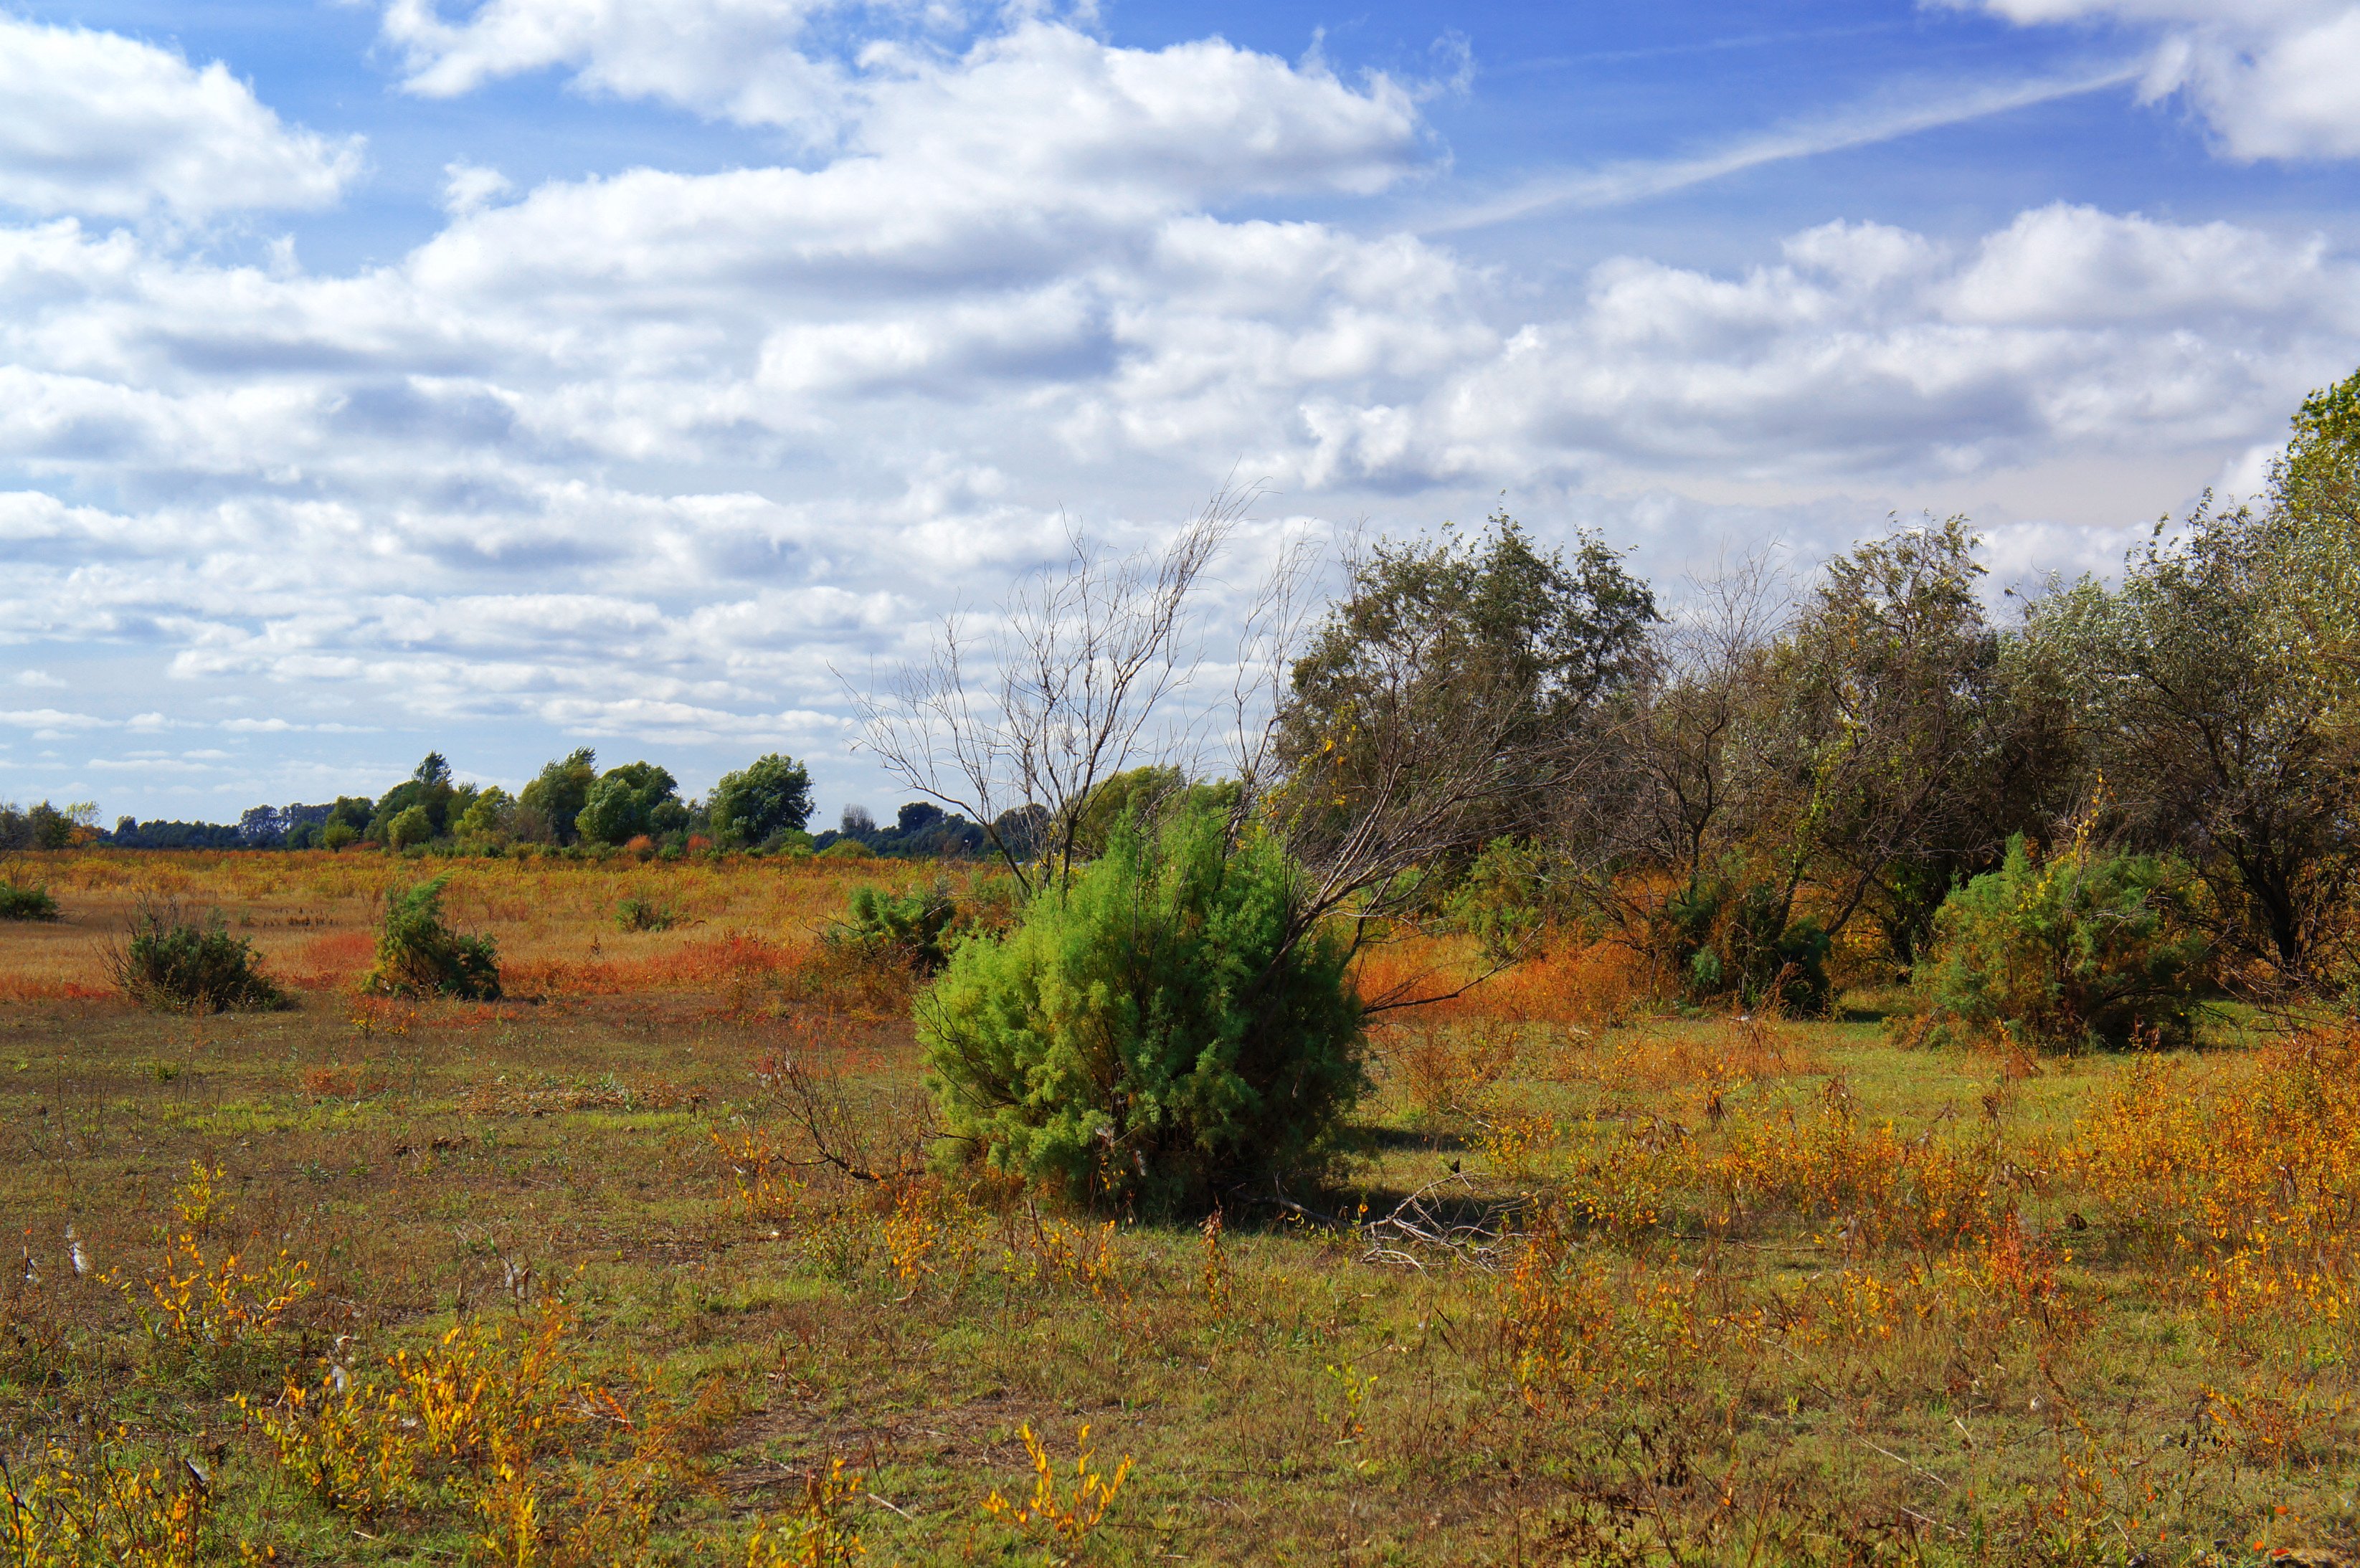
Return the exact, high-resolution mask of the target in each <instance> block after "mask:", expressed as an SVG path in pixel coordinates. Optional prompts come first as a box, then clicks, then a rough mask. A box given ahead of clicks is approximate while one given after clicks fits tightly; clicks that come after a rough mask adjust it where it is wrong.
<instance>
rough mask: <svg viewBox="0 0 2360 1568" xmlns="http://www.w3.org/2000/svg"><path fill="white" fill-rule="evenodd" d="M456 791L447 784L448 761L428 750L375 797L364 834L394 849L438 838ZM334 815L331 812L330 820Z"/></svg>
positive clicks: (444, 829)
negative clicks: (408, 771) (407, 772)
mask: <svg viewBox="0 0 2360 1568" xmlns="http://www.w3.org/2000/svg"><path fill="white" fill-rule="evenodd" d="M458 794H459V791H458V790H457V789H455V788H453V785H452V783H451V764H450V762H449V761H448V760H447V759H446V758H445V757H443V754H442V753H441V752H439V751H430V752H428V753H427V754H426V756H425V758H424V760H422V761H421V762H420V763H419V765H418V767H417V768H416V770H415V771H413V772H412V773H411V774H410V777H409V778H408V779H404V780H403V781H402V782H401V783H399V784H397V785H395V786H394V787H393V788H392V789H388V790H387V791H386V792H385V794H384V795H383V796H381V797H380V798H379V799H378V800H377V809H376V810H375V811H372V812H371V813H370V814H369V821H368V826H367V828H366V831H365V835H364V836H366V837H368V838H372V839H375V840H377V842H378V843H380V844H385V845H387V846H388V848H392V849H397V850H398V849H407V848H409V847H410V845H412V844H424V843H426V842H427V841H429V840H430V839H436V838H440V837H442V836H443V834H444V833H448V832H449V831H450V827H451V821H452V817H453V802H454V801H455V800H457V799H458ZM413 812H415V813H416V814H415V815H412V814H411V813H413ZM334 816H335V813H333V812H331V813H330V820H331V821H333V820H334Z"/></svg>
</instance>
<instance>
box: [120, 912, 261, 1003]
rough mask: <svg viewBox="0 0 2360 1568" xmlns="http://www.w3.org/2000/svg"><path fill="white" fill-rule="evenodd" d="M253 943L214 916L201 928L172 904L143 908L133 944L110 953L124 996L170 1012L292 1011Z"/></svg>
mask: <svg viewBox="0 0 2360 1568" xmlns="http://www.w3.org/2000/svg"><path fill="white" fill-rule="evenodd" d="M257 961H258V960H257V953H255V951H254V944H253V943H252V942H247V941H246V939H245V938H244V937H235V936H232V935H230V934H229V928H228V926H227V925H226V923H225V922H224V920H222V918H221V915H220V914H219V912H215V913H214V914H213V917H212V919H210V920H207V921H206V922H205V923H204V924H202V925H199V924H198V923H197V922H195V921H194V920H183V919H181V918H180V910H179V909H177V908H176V907H174V906H172V905H169V904H161V905H156V904H142V905H141V906H140V909H139V912H138V914H137V917H136V918H135V919H134V920H133V923H132V928H131V936H130V940H129V941H128V942H125V943H124V944H123V945H122V946H119V947H111V948H109V949H108V951H107V954H106V962H107V967H108V968H109V969H110V970H111V971H113V973H114V975H115V984H116V985H118V986H120V987H122V990H123V994H124V995H125V996H128V997H130V998H131V1000H133V1001H134V1002H137V1004H138V1005H139V1006H141V1007H152V1008H154V1009H155V1010H157V1011H158V1012H166V1013H228V1012H266V1011H269V1010H272V1009H275V1008H279V1007H290V1006H292V1005H293V1004H292V1003H290V1001H289V1000H288V997H287V994H286V993H285V992H283V991H281V990H280V989H279V987H278V986H277V985H273V984H272V983H271V982H270V981H269V980H268V978H267V977H265V976H264V975H263V974H262V973H261V971H260V970H259V969H257V967H256V964H257Z"/></svg>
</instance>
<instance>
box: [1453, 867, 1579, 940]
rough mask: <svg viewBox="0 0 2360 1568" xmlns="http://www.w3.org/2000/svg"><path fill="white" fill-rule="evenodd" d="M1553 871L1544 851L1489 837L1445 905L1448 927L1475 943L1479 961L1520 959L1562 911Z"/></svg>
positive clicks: (1561, 899) (1561, 902)
mask: <svg viewBox="0 0 2360 1568" xmlns="http://www.w3.org/2000/svg"><path fill="white" fill-rule="evenodd" d="M1555 870H1556V867H1555V866H1553V865H1552V864H1551V862H1550V860H1549V858H1548V855H1547V852H1546V851H1545V850H1543V849H1541V848H1540V847H1539V846H1537V845H1535V844H1528V843H1525V842H1524V841H1523V840H1520V839H1514V838H1505V837H1502V838H1495V839H1493V840H1492V841H1491V843H1490V844H1485V845H1484V846H1483V853H1482V854H1481V855H1478V856H1476V859H1475V864H1474V865H1472V866H1469V867H1468V868H1467V875H1466V877H1464V878H1463V879H1462V880H1461V881H1460V882H1459V886H1458V887H1456V888H1454V889H1452V891H1451V893H1450V895H1449V898H1448V900H1447V904H1448V910H1449V913H1450V916H1451V920H1452V921H1453V923H1455V924H1456V925H1457V926H1458V927H1459V930H1461V931H1465V932H1466V933H1467V934H1468V935H1470V936H1471V937H1473V938H1474V939H1475V941H1476V944H1477V945H1478V946H1479V947H1480V949H1481V950H1482V953H1483V957H1484V960H1485V962H1487V963H1491V964H1512V963H1513V962H1515V961H1516V960H1517V959H1519V958H1522V957H1524V955H1525V954H1526V953H1529V952H1531V951H1532V948H1533V945H1534V943H1535V942H1536V941H1537V940H1538V939H1539V938H1540V935H1541V933H1542V932H1543V931H1546V929H1547V928H1548V925H1549V922H1550V920H1553V919H1555V918H1557V916H1559V915H1561V914H1562V913H1564V909H1563V904H1564V900H1563V898H1561V897H1559V895H1558V893H1557V888H1556V887H1555V879H1554V876H1553V873H1554V872H1555Z"/></svg>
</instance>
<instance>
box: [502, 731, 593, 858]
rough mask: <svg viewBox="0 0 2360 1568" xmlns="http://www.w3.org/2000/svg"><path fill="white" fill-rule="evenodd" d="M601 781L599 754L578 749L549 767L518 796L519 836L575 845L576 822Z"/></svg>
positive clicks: (517, 820) (584, 748)
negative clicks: (598, 781)
mask: <svg viewBox="0 0 2360 1568" xmlns="http://www.w3.org/2000/svg"><path fill="white" fill-rule="evenodd" d="M597 779H598V754H597V753H596V752H595V751H593V750H591V749H590V748H589V747H588V746H576V747H574V749H573V750H572V751H570V752H568V753H566V754H565V755H564V756H563V757H559V758H557V759H556V760H555V761H553V762H552V763H550V764H548V765H547V766H546V767H544V768H541V772H540V773H539V774H538V775H536V776H535V777H534V779H533V780H532V782H531V783H530V784H527V785H526V786H525V787H524V790H523V792H522V793H521V794H519V795H518V796H517V819H516V826H517V836H518V837H519V838H525V839H530V840H533V841H535V842H537V843H543V844H572V843H573V842H574V818H575V817H577V816H579V815H580V814H581V811H582V804H583V802H584V801H585V800H588V799H589V798H590V786H591V785H592V784H594V783H595V782H597Z"/></svg>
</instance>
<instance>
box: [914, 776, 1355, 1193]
mask: <svg viewBox="0 0 2360 1568" xmlns="http://www.w3.org/2000/svg"><path fill="white" fill-rule="evenodd" d="M1227 818H1228V813H1227V812H1226V811H1222V810H1219V809H1218V807H1216V806H1214V805H1211V804H1208V803H1199V804H1196V805H1194V806H1191V807H1189V808H1188V809H1185V810H1182V811H1175V812H1174V813H1172V814H1171V815H1170V816H1169V817H1168V818H1167V819H1166V821H1165V822H1164V823H1163V825H1162V826H1161V827H1160V828H1159V829H1158V830H1157V831H1156V832H1155V833H1153V836H1152V837H1151V836H1150V835H1149V834H1148V833H1146V832H1144V831H1143V830H1142V828H1141V827H1140V826H1139V825H1138V822H1137V820H1136V818H1135V817H1134V816H1131V815H1129V814H1126V815H1125V817H1124V818H1123V819H1122V820H1121V821H1120V822H1118V823H1117V824H1116V826H1115V828H1114V830H1113V831H1112V832H1111V833H1109V836H1108V841H1107V845H1106V851H1105V853H1104V854H1103V855H1100V856H1099V858H1098V859H1097V860H1095V861H1093V862H1091V863H1089V864H1088V865H1087V866H1083V867H1081V868H1080V869H1079V870H1077V871H1076V873H1075V874H1074V876H1073V877H1072V879H1071V881H1070V882H1068V883H1065V884H1064V885H1058V884H1052V885H1050V886H1048V887H1043V889H1041V890H1040V891H1038V892H1036V893H1035V894H1034V895H1033V896H1032V898H1031V899H1030V901H1029V902H1027V903H1026V904H1025V905H1024V907H1023V908H1022V911H1021V914H1020V916H1019V918H1018V920H1017V921H1016V923H1015V925H1014V927H1013V929H1012V930H1011V931H1009V933H1008V934H1007V935H1006V936H1005V937H1004V938H1002V939H1000V940H999V941H990V940H978V939H969V940H967V941H965V942H960V943H959V944H958V946H957V948H956V951H955V952H954V953H952V955H951V958H950V963H949V965H948V967H947V968H945V970H944V972H943V974H942V975H941V976H940V977H939V978H938V979H937V980H936V981H935V982H934V985H933V986H932V987H931V988H930V989H929V990H928V991H927V992H926V993H925V994H924V995H923V996H922V997H921V998H920V1001H919V1005H918V1007H917V1010H916V1011H917V1019H918V1035H919V1040H920V1041H921V1043H922V1045H923V1048H924V1051H925V1055H926V1061H927V1064H928V1081H929V1083H930V1085H931V1086H932V1088H933V1090H934V1095H935V1098H936V1102H937V1104H938V1105H939V1106H940V1108H941V1112H942V1116H943V1119H944V1122H945V1129H946V1131H947V1132H948V1133H949V1134H950V1142H949V1145H948V1147H950V1148H952V1149H956V1150H957V1151H960V1152H962V1153H964V1154H965V1155H966V1156H967V1157H968V1158H971V1159H974V1160H980V1161H981V1162H982V1163H984V1164H985V1165H987V1166H988V1167H989V1168H990V1169H992V1170H994V1171H999V1172H1001V1173H1004V1174H1007V1175H1011V1176H1017V1177H1022V1178H1024V1179H1026V1180H1029V1181H1035V1182H1039V1183H1041V1184H1043V1185H1046V1186H1049V1187H1051V1188H1054V1189H1057V1190H1061V1191H1062V1192H1064V1193H1065V1195H1066V1196H1068V1197H1069V1198H1071V1199H1074V1200H1076V1201H1081V1202H1105V1203H1116V1204H1120V1205H1125V1206H1135V1207H1140V1208H1144V1209H1148V1210H1151V1211H1154V1212H1163V1213H1172V1212H1176V1211H1180V1210H1185V1209H1191V1208H1201V1207H1205V1206H1208V1205H1210V1204H1213V1203H1218V1202H1220V1201H1221V1200H1222V1199H1223V1198H1224V1196H1226V1195H1231V1194H1235V1193H1238V1192H1241V1191H1251V1190H1253V1189H1257V1188H1262V1187H1264V1186H1266V1185H1267V1184H1268V1183H1270V1182H1271V1181H1273V1180H1275V1179H1277V1178H1279V1177H1282V1176H1284V1175H1287V1174H1290V1173H1302V1174H1311V1173H1316V1171H1317V1169H1318V1168H1319V1167H1321V1166H1322V1165H1324V1164H1325V1163H1326V1162H1327V1160H1329V1159H1330V1158H1331V1157H1332V1155H1333V1153H1334V1152H1335V1149H1336V1147H1337V1139H1338V1133H1339V1132H1340V1130H1341V1127H1342V1122H1343V1117H1344V1116H1345V1113H1346V1112H1347V1111H1348V1110H1349V1108H1350V1107H1351V1105H1353V1104H1354V1102H1355V1101H1356V1100H1358V1099H1359V1097H1360V1095H1361V1094H1363V1093H1364V1092H1365V1091H1366V1090H1367V1087H1368V1079H1367V1075H1366V1072H1365V1069H1364V1065H1363V1048H1364V1043H1365V1035H1364V1032H1363V1027H1362V1015H1361V1010H1360V998H1359V996H1357V995H1356V994H1355V993H1354V991H1353V989H1352V986H1351V985H1350V982H1349V979H1348V977H1347V973H1346V970H1347V965H1348V963H1349V943H1348V942H1346V941H1345V940H1344V939H1343V938H1342V937H1341V936H1340V935H1339V934H1338V933H1336V932H1333V931H1307V932H1306V931H1298V930H1297V929H1296V928H1295V920H1294V916H1293V909H1294V902H1293V898H1292V894H1293V892H1294V887H1293V884H1294V880H1295V877H1296V876H1297V875H1298V870H1297V868H1296V867H1295V866H1294V865H1293V864H1292V863H1291V862H1290V860H1289V859H1288V857H1287V855H1286V854H1285V852H1284V849H1283V847H1282V846H1281V845H1280V844H1278V843H1277V842H1276V841H1274V840H1273V839H1272V838H1270V837H1268V836H1266V835H1263V834H1260V833H1251V832H1250V833H1248V834H1247V835H1246V836H1244V837H1243V838H1242V839H1239V840H1235V841H1232V840H1231V838H1230V836H1229V832H1228V820H1227Z"/></svg>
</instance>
